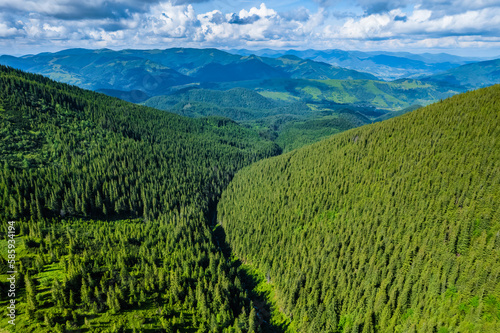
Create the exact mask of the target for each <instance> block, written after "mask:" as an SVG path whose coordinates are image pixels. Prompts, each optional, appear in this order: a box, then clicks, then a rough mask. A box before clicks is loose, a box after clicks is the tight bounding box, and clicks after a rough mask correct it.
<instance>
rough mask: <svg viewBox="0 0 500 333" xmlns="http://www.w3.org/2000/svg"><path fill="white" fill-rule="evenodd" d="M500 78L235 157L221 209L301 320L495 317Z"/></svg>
mask: <svg viewBox="0 0 500 333" xmlns="http://www.w3.org/2000/svg"><path fill="white" fill-rule="evenodd" d="M499 98H500V85H496V86H493V87H489V88H485V89H480V90H477V91H472V92H468V93H464V94H461V95H457V96H454V97H451V98H449V99H447V100H444V101H441V102H438V103H435V104H432V105H430V106H427V107H424V108H420V109H418V110H416V111H414V112H411V113H408V114H405V115H403V116H401V117H398V118H393V119H389V120H386V121H383V122H379V123H376V124H372V125H367V126H363V127H359V128H356V129H351V130H348V131H346V132H343V133H341V134H338V135H334V136H333V137H331V138H329V139H327V140H324V141H321V142H319V143H316V144H313V145H310V146H307V147H303V148H301V149H297V150H294V151H292V152H289V153H287V154H284V155H281V156H278V157H273V158H270V159H266V160H262V161H259V162H257V163H254V164H252V165H251V166H249V167H246V168H244V169H242V170H240V171H239V172H238V173H237V174H236V176H235V177H234V179H233V180H232V182H231V183H230V184H229V186H228V188H227V189H226V190H225V191H224V192H223V194H222V197H221V200H220V201H219V205H218V221H219V224H220V226H221V227H222V228H223V230H224V232H225V234H226V238H227V240H228V242H229V244H230V245H231V247H232V250H233V255H234V256H235V257H237V258H240V260H242V261H243V262H246V263H247V264H248V265H250V266H252V267H254V268H256V269H258V270H259V271H260V273H261V274H262V275H264V276H266V280H267V285H268V287H267V288H271V289H272V290H274V292H273V294H274V295H275V300H276V303H277V307H279V308H280V309H282V311H283V312H284V313H285V314H286V315H287V317H288V320H289V321H288V322H289V323H290V326H289V327H292V328H294V329H296V330H297V331H300V332H498V331H499V330H500V279H499V276H500V208H499V205H498V202H499V200H500V172H499V170H500V155H499V154H500V140H499V138H500V126H499V124H500V105H499V104H498V101H499Z"/></svg>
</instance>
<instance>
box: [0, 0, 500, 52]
mask: <svg viewBox="0 0 500 333" xmlns="http://www.w3.org/2000/svg"><path fill="white" fill-rule="evenodd" d="M319 2H321V3H323V4H326V3H327V2H325V1H319ZM182 3H186V1H175V2H169V1H161V0H146V1H142V2H141V1H139V0H84V1H81V2H74V1H71V0H40V1H34V0H17V1H10V0H0V10H2V13H0V48H2V49H4V48H5V49H6V46H7V45H16V44H17V45H23V47H26V48H29V45H34V46H37V47H39V48H40V49H47V48H50V47H53V46H54V45H58V46H61V47H90V48H95V47H113V48H134V47H135V48H148V47H151V48H153V47H155V48H156V47H158V48H164V47H172V46H186V47H220V48H224V47H227V48H234V47H290V48H322V49H323V48H351V49H352V48H361V49H362V48H371V47H375V46H376V45H379V48H381V47H391V48H400V49H403V48H411V47H425V45H428V47H463V46H467V45H474V47H487V46H488V45H492V46H494V47H498V46H497V43H498V40H497V39H495V38H498V37H499V36H500V3H499V1H498V0H495V1H494V0H474V1H473V0H465V1H458V0H449V1H447V0H441V1H431V0H419V1H417V2H416V5H415V6H413V7H404V8H398V7H401V6H402V3H403V2H402V1H400V0H393V1H388V2H386V3H385V4H384V6H382V5H380V6H378V7H377V6H375V7H374V6H372V7H371V8H372V10H373V13H372V14H369V15H368V14H367V15H364V16H360V17H351V18H349V17H345V18H344V17H339V16H332V15H331V14H330V12H329V11H328V9H327V8H325V7H326V6H323V7H319V9H317V10H316V11H312V12H311V11H310V9H306V8H304V7H301V8H298V9H297V10H295V11H293V10H291V11H288V12H283V13H280V12H279V11H277V10H275V9H274V8H272V6H269V5H268V4H266V3H262V4H260V5H259V6H255V7H251V8H242V9H240V10H237V11H235V12H223V11H221V10H211V11H207V12H196V10H195V8H196V7H194V6H193V5H190V4H182ZM335 3H338V1H331V2H329V4H330V5H331V4H335ZM358 3H359V4H362V5H364V6H365V7H366V6H368V4H369V1H359V0H358ZM374 3H375V2H372V4H374ZM378 3H382V1H378ZM446 3H448V6H450V4H452V5H453V6H454V8H453V10H451V9H450V10H449V11H443V10H442V9H443V8H447V7H446ZM101 7H103V8H101ZM24 8H30V10H29V11H28V10H26V9H24ZM366 8H368V7H366ZM377 8H379V9H381V10H375V9H377ZM383 8H387V9H388V10H385V9H384V10H382V9H383ZM94 9H95V12H94ZM78 10H83V16H82V17H78V15H77V13H78ZM492 38H493V39H492ZM8 39H11V40H9V41H7V40H8ZM13 41H14V42H13ZM375 48H376V47H375Z"/></svg>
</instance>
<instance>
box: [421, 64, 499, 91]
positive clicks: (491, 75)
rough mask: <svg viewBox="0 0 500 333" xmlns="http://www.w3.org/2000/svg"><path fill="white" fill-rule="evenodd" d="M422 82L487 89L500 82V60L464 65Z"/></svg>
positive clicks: (424, 79) (426, 78)
mask: <svg viewBox="0 0 500 333" xmlns="http://www.w3.org/2000/svg"><path fill="white" fill-rule="evenodd" d="M422 80H423V81H426V82H435V83H438V84H440V85H448V86H455V87H464V88H466V89H476V88H482V87H487V86H489V85H492V84H497V83H499V82H500V59H496V60H489V61H481V62H477V63H473V64H468V65H463V66H460V67H457V68H453V69H450V70H448V71H446V72H444V73H440V74H436V75H432V76H429V77H425V78H422Z"/></svg>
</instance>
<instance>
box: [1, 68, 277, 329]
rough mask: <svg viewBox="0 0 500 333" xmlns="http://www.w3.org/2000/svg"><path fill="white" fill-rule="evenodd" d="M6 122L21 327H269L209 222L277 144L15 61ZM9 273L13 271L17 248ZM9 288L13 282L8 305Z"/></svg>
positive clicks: (6, 191)
mask: <svg viewBox="0 0 500 333" xmlns="http://www.w3.org/2000/svg"><path fill="white" fill-rule="evenodd" d="M0 121H1V126H0V133H1V134H0V149H1V151H0V154H1V157H2V167H1V171H0V193H1V195H0V206H1V207H2V209H1V210H0V214H1V219H2V223H1V228H2V231H3V232H4V234H5V235H6V234H7V230H8V226H9V224H8V221H15V228H16V235H18V237H16V268H17V270H18V274H17V290H18V291H17V295H18V296H17V299H18V304H17V319H16V321H17V324H16V332H73V331H74V332H80V331H81V330H83V331H85V332H125V331H126V332H153V331H154V332H156V331H162V332H177V331H181V332H184V331H187V332H208V331H211V332H222V331H224V332H243V331H244V332H252V331H253V332H255V331H256V330H257V327H258V326H259V327H260V326H262V327H261V328H260V330H263V329H264V330H265V328H266V325H265V324H262V320H260V321H258V318H257V315H256V310H255V308H254V306H253V304H252V300H251V299H250V298H249V295H248V291H247V290H246V288H247V287H246V286H245V284H244V281H243V277H242V275H241V273H240V272H239V269H238V267H237V266H236V265H234V264H233V263H232V262H230V261H228V260H227V258H225V257H224V255H223V253H222V251H221V250H220V247H219V246H218V245H217V242H216V241H215V240H214V239H213V237H214V236H213V233H212V230H211V228H210V224H211V222H212V219H213V214H214V211H215V203H216V202H217V200H218V198H219V196H220V194H221V191H222V189H223V188H225V187H226V186H227V184H228V182H229V181H230V180H231V178H232V176H233V174H234V173H235V172H236V170H238V169H239V168H241V167H243V166H245V165H248V164H250V163H252V162H254V161H256V160H258V159H262V158H264V157H268V156H272V155H275V154H277V153H279V148H278V147H277V146H276V144H274V143H272V142H270V141H266V140H263V139H261V138H260V137H259V135H258V134H256V133H255V132H252V131H251V130H248V129H245V128H242V127H240V126H238V125H237V124H235V123H234V122H233V121H230V120H228V119H225V118H217V117H208V118H203V119H190V118H184V117H181V116H177V115H174V114H170V113H167V112H164V111H158V110H154V109H150V108H147V107H143V106H137V105H133V104H131V103H127V102H123V101H121V100H118V99H116V98H112V97H108V96H105V95H101V94H97V93H94V92H90V91H85V90H82V89H80V88H76V87H72V86H69V85H66V84H61V83H56V82H54V81H51V80H49V79H46V78H44V77H42V76H39V75H33V74H26V73H22V72H20V71H17V70H13V69H11V68H7V67H0ZM6 243H7V238H5V239H2V241H1V245H2V249H3V250H4V251H3V252H2V253H5V254H6V253H7V248H6V247H7V244H6ZM0 269H1V273H2V274H5V273H6V272H7V271H8V270H10V269H9V268H8V265H7V261H6V258H5V257H2V262H1V267H0ZM4 276H6V275H4ZM8 288H9V283H8V281H7V280H6V279H4V278H3V279H2V284H1V289H2V290H1V293H0V294H1V300H2V305H5V306H6V305H7V302H8V297H7V289H8ZM260 324H262V325H260ZM2 325H3V327H6V328H8V329H9V326H8V324H7V321H2Z"/></svg>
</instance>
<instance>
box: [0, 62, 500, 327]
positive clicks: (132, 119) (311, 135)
mask: <svg viewBox="0 0 500 333" xmlns="http://www.w3.org/2000/svg"><path fill="white" fill-rule="evenodd" d="M318 84H319V83H318ZM193 96H194V97H193ZM499 101H500V86H499V85H497V86H492V87H489V88H483V89H480V90H476V91H471V92H467V93H465V94H461V95H457V96H454V97H451V98H449V99H446V100H441V101H439V102H437V103H435V104H432V105H429V106H427V107H422V108H418V109H417V107H416V106H415V107H410V108H408V109H402V110H400V111H397V114H398V115H400V116H399V117H396V118H391V119H387V118H389V116H388V115H387V114H386V113H384V112H382V113H380V112H379V110H378V109H376V108H373V107H369V106H360V105H358V106H354V105H351V106H349V107H346V106H345V105H342V104H335V103H334V102H328V101H326V100H322V101H318V102H317V103H316V104H315V105H314V107H313V109H314V110H312V109H311V107H310V105H307V104H306V103H304V102H300V101H297V102H296V103H291V104H288V105H286V106H284V105H283V104H280V103H279V102H276V101H275V100H270V99H266V98H264V97H263V96H261V95H259V94H257V93H255V92H253V91H249V90H246V89H244V88H235V89H230V90H228V91H210V92H207V91H206V90H202V89H200V90H189V89H187V90H185V91H182V92H179V93H178V94H172V95H170V97H168V98H161V99H158V100H157V103H165V105H166V106H168V107H173V108H174V109H176V110H177V111H179V113H181V114H184V113H183V112H185V113H186V115H187V113H189V112H188V111H186V110H187V109H189V107H193V108H194V109H195V110H196V112H199V114H198V115H197V116H199V117H197V118H189V117H185V116H182V115H178V114H174V113H170V112H166V111H162V110H157V109H154V108H152V107H148V106H144V105H137V104H132V103H129V102H125V101H122V100H119V99H117V98H114V97H110V96H106V95H103V94H100V93H96V92H92V91H88V90H83V89H80V88H77V87H75V86H71V85H68V84H64V83H58V82H55V81H52V80H50V79H48V78H45V77H43V76H40V75H36V74H29V73H25V72H22V71H19V70H15V69H12V68H10V67H5V66H0V123H1V125H0V207H1V209H0V230H1V231H2V232H3V234H4V235H7V234H8V232H9V230H12V229H14V230H15V234H16V237H15V244H16V245H15V246H16V247H15V251H16V252H15V269H16V271H17V274H16V288H17V292H16V300H17V307H16V311H17V312H16V327H15V332H33V333H35V332H37V333H38V332H42V333H43V332H127V333H130V332H168V333H170V332H200V333H201V332H221V333H222V332H248V333H251V332H254V333H259V332H261V333H266V332H287V333H288V332H290V333H291V332H335V333H340V332H345V333H348V332H349V333H351V332H363V333H366V332H438V333H447V332H498V331H500V209H499V207H498V206H499V205H498V202H500V172H499V170H500V141H499V138H500V126H499V124H500V104H499V103H500V102H499ZM186 106H188V107H186ZM181 110H182V112H181ZM211 110H216V111H217V112H218V113H219V112H222V114H221V115H220V116H213V115H212V116H207V115H210V114H211V112H212V111H211ZM245 110H247V111H248V110H259V112H261V114H260V115H259V116H258V117H256V116H255V115H254V114H252V113H251V112H249V113H248V114H244V113H243V112H245ZM306 111H307V112H311V111H313V112H315V113H317V114H318V115H319V116H318V117H310V116H306V117H305V116H304V114H305V112H306ZM410 111H412V112H410ZM227 115H238V116H240V117H241V118H240V119H239V120H242V121H241V122H240V123H237V122H235V121H234V120H231V119H229V118H227V117H224V116H227ZM245 117H246V118H245ZM243 120H244V121H243ZM371 122H374V123H373V124H370V123H371ZM363 125H364V126H363ZM359 126H361V127H359ZM340 132H342V133H340ZM320 139H324V140H322V141H320V142H317V143H313V142H315V141H318V140H320ZM311 143H312V144H311ZM9 227H10V229H9ZM8 239H9V238H8V237H3V238H2V239H0V249H1V253H2V255H1V256H0V277H1V280H0V306H1V307H3V308H4V309H5V308H6V307H7V305H8V304H9V302H10V297H9V296H8V290H9V286H10V284H9V282H8V281H9V280H7V277H8V276H9V274H8V273H7V272H8V271H9V270H10V269H11V267H10V265H9V263H8V261H7V260H8V259H9V257H8V256H7V253H8V252H7V249H8V248H9V244H10V243H9V242H8ZM0 331H8V332H9V331H12V332H13V331H14V330H13V329H12V327H11V325H10V324H9V323H8V322H7V321H6V320H3V321H1V322H0Z"/></svg>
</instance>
